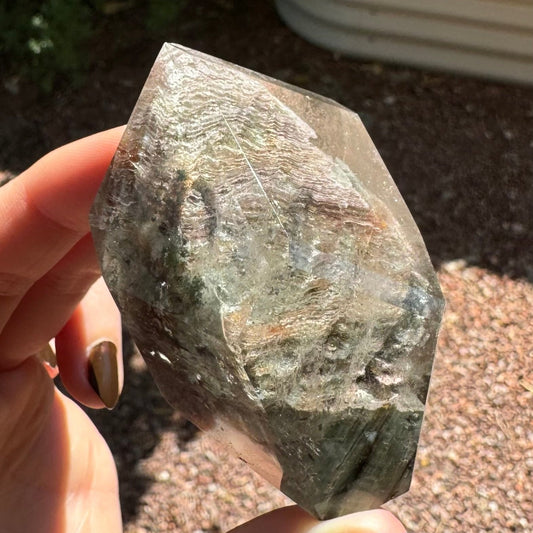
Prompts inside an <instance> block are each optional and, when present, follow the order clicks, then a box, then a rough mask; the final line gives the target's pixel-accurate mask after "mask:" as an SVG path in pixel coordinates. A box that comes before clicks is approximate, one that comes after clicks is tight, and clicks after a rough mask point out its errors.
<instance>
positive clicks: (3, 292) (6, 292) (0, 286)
mask: <svg viewBox="0 0 533 533" xmlns="http://www.w3.org/2000/svg"><path fill="white" fill-rule="evenodd" d="M32 284H33V279H31V278H30V277H29V276H27V275H24V274H18V273H15V272H0V298H11V297H17V296H22V295H24V294H25V293H26V291H27V290H28V289H29V288H30V287H31V286H32Z"/></svg>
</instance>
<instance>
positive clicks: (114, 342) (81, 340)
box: [56, 278, 124, 409]
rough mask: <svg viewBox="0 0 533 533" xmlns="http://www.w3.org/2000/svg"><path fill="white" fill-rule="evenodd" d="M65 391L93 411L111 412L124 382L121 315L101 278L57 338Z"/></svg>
mask: <svg viewBox="0 0 533 533" xmlns="http://www.w3.org/2000/svg"><path fill="white" fill-rule="evenodd" d="M56 352H57V363H58V367H59V374H60V376H61V380H62V382H63V384H64V385H65V388H66V389H67V390H68V391H69V393H70V394H71V395H72V396H73V397H74V398H75V399H76V400H78V401H79V402H81V403H82V404H84V405H86V406H87V407H91V408H93V409H101V408H103V407H107V408H108V409H112V408H113V407H114V406H115V405H116V403H117V401H118V398H119V396H120V393H121V391H122V385H123V381H124V373H123V364H122V331H121V321H120V313H119V311H118V309H117V307H116V305H115V303H114V301H113V299H112V297H111V295H110V294H109V291H108V290H107V288H106V286H105V284H104V282H103V280H102V279H101V278H100V279H99V280H98V281H97V282H96V283H95V284H94V285H93V286H92V287H91V289H90V290H89V291H88V293H87V295H86V296H85V298H84V299H83V300H82V301H81V302H80V304H79V305H78V307H77V308H76V310H75V312H74V313H73V315H72V316H71V318H70V320H69V321H68V322H67V324H66V325H65V327H64V328H63V329H62V330H61V332H60V333H59V334H58V335H57V337H56Z"/></svg>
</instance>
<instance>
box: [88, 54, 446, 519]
mask: <svg viewBox="0 0 533 533" xmlns="http://www.w3.org/2000/svg"><path fill="white" fill-rule="evenodd" d="M91 225H92V230H93V235H94V240H95V243H96V248H97V251H98V254H99V257H100V261H101V265H102V271H103V273H104V277H105V279H106V282H107V284H108V285H109V287H110V289H111V292H112V293H113V295H114V297H115V299H116V301H117V303H118V305H119V307H120V309H121V311H122V314H123V319H124V322H125V324H126V326H127V328H128V330H129V331H130V333H131V335H132V336H133V338H134V340H135V342H136V343H137V345H138V347H139V349H140V350H141V353H142V355H143V356H144V358H145V359H146V362H147V364H148V367H149V369H150V371H151V372H152V374H153V376H154V378H155V380H156V382H157V384H158V385H159V387H160V389H161V391H162V393H163V395H164V396H165V397H166V398H167V399H168V401H169V402H170V403H171V404H173V405H174V406H176V407H177V408H179V410H180V411H181V412H182V413H183V414H184V415H185V416H187V417H188V418H189V419H190V420H192V421H193V422H194V423H195V424H197V425H198V426H199V427H200V428H202V429H204V430H207V431H212V432H214V433H215V434H216V436H217V437H218V438H219V439H220V440H221V441H222V442H224V443H226V444H227V445H228V446H229V447H231V448H232V449H233V450H234V451H235V453H236V454H238V455H239V457H241V458H242V459H243V460H244V461H246V462H247V463H249V464H250V465H251V466H252V467H253V468H254V469H255V470H256V471H258V472H259V473H260V474H262V475H263V476H264V477H265V478H266V479H268V480H269V481H271V482H272V483H273V484H275V485H276V486H278V487H280V488H281V490H282V491H283V492H285V494H287V495H288V496H289V497H290V498H292V499H293V500H294V501H295V502H297V503H298V504H300V505H301V506H302V507H304V508H305V509H307V510H308V511H310V512H311V513H313V514H314V515H316V516H317V517H319V518H329V517H333V516H337V515H341V514H345V513H349V512H352V511H357V510H364V509H369V508H373V507H376V506H379V505H381V504H382V503H384V502H385V501H387V500H389V499H391V498H393V497H395V496H398V495H399V494H401V493H403V492H405V491H406V490H408V488H409V484H410V480H411V475H412V471H413V466H414V459H415V453H416V447H417V442H418V436H419V432H420V426H421V423H422V416H423V412H424V403H425V400H426V395H427V390H428V384H429V378H430V373H431V367H432V362H433V356H434V351H435V344H436V339H437V333H438V328H439V324H440V320H441V314H442V309H443V298H442V294H441V291H440V288H439V285H438V282H437V279H436V276H435V273H434V271H433V268H432V266H431V262H430V260H429V258H428V254H427V252H426V249H425V247H424V243H423V241H422V238H421V236H420V234H419V231H418V229H417V227H416V225H415V223H414V221H413V219H412V217H411V215H410V213H409V211H408V209H407V207H406V206H405V204H404V202H403V200H402V198H401V196H400V194H399V192H398V190H397V188H396V186H395V185H394V182H393V181H392V179H391V177H390V175H389V173H388V172H387V170H386V168H385V166H384V164H383V162H382V161H381V159H380V157H379V155H378V153H377V151H376V149H375V147H374V146H373V144H372V142H371V140H370V138H369V136H368V134H367V133H366V131H365V129H364V127H363V125H362V123H361V121H360V120H359V118H358V116H357V115H356V114H354V113H353V112H351V111H349V110H348V109H345V108H344V107H342V106H340V105H338V104H336V103H335V102H332V101H330V100H326V99H324V98H322V97H319V96H316V95H313V94H311V93H308V92H305V91H302V90H299V89H296V88H294V87H290V86H288V85H285V84H283V83H280V82H278V81H276V80H273V79H270V78H267V77H265V76H262V75H259V74H256V73H254V72H250V71H247V70H245V69H242V68H240V67H237V66H235V65H232V64H230V63H226V62H224V61H221V60H219V59H215V58H213V57H210V56H207V55H204V54H201V53H199V52H196V51H193V50H189V49H187V48H184V47H182V46H178V45H172V44H166V45H164V46H163V49H162V50H161V52H160V54H159V56H158V58H157V60H156V62H155V64H154V66H153V69H152V72H151V74H150V76H149V78H148V80H147V82H146V85H145V86H144V89H143V91H142V93H141V96H140V98H139V100H138V102H137V105H136V107H135V109H134V111H133V114H132V116H131V118H130V120H129V122H128V126H127V128H126V131H125V133H124V137H123V138H122V141H121V143H120V146H119V148H118V150H117V153H116V155H115V157H114V160H113V162H112V164H111V166H110V169H109V171H108V174H107V176H106V178H105V181H104V183H103V185H102V187H101V189H100V191H99V193H98V196H97V198H96V201H95V204H94V207H93V210H92V213H91Z"/></svg>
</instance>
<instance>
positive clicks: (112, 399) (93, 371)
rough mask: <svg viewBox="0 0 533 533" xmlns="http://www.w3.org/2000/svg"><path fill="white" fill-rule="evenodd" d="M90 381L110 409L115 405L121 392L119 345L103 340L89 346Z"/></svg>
mask: <svg viewBox="0 0 533 533" xmlns="http://www.w3.org/2000/svg"><path fill="white" fill-rule="evenodd" d="M89 383H90V384H91V386H92V388H93V389H94V391H95V392H96V394H98V396H99V397H100V399H101V400H102V401H103V402H104V405H105V406H106V407H107V408H108V409H113V407H115V405H116V403H117V401H118V397H119V394H120V391H119V383H118V361H117V347H116V346H115V344H114V343H113V342H111V341H101V342H99V343H98V344H95V345H94V346H91V347H90V348H89Z"/></svg>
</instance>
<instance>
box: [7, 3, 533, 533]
mask: <svg viewBox="0 0 533 533" xmlns="http://www.w3.org/2000/svg"><path fill="white" fill-rule="evenodd" d="M398 1H400V0H398ZM484 1H485V0H484ZM292 3H293V4H301V5H304V7H305V4H302V2H292ZM319 3H320V2H317V1H314V2H310V3H309V5H310V6H312V5H318V4H319ZM337 3H339V4H346V5H348V4H350V2H344V3H342V2H337ZM353 3H361V2H353ZM363 3H364V2H363ZM367 3H369V2H367ZM370 3H372V2H370ZM382 3H387V2H382ZM388 3H389V4H390V3H398V2H392V0H391V1H389V2H388ZM405 3H406V4H413V2H409V1H408V0H405ZM472 3H473V4H475V3H476V2H472ZM477 3H478V4H479V3H480V2H477ZM486 3H487V5H488V2H486ZM282 4H285V6H283V5H282ZM288 4H291V2H283V1H281V2H279V6H278V7H279V11H280V12H281V13H283V15H284V19H282V18H280V15H279V12H278V10H277V9H276V5H275V4H274V2H272V1H268V0H265V1H258V2H250V1H245V0H205V1H193V0H174V1H172V0H146V1H141V0H117V1H106V0H44V1H38V0H29V1H25V2H11V1H8V0H0V181H1V180H2V178H5V177H9V176H10V175H16V174H17V173H19V172H20V171H21V170H23V169H24V168H25V167H27V166H28V165H30V164H31V163H32V162H33V161H34V160H35V159H37V158H38V157H40V156H41V155H43V154H44V153H46V152H47V151H49V150H51V149H53V148H55V147H57V146H59V145H61V144H64V143H66V142H68V141H70V140H73V139H76V138H78V137H81V136H84V135H88V134H91V133H94V132H96V131H99V130H102V129H105V128H109V127H112V126H116V125H118V124H122V123H125V122H126V121H127V120H128V116H129V114H130V112H131V110H132V108H133V105H134V104H135V101H136V99H137V97H138V94H139V92H140V90H141V88H142V85H143V83H144V80H145V79H146V77H147V75H148V73H149V70H150V67H151V65H152V63H153V61H154V59H155V57H156V55H157V53H158V50H159V48H160V47H161V44H162V43H163V42H164V41H173V42H179V43H181V44H183V45H185V46H188V47H191V48H196V49H198V50H201V51H203V52H206V53H209V54H212V55H215V56H218V57H221V58H223V59H226V60H228V61H231V62H234V63H237V64H239V65H242V66H245V67H247V68H250V69H253V70H257V71H259V72H262V73H264V74H267V75H269V76H273V77H275V78H278V79H281V80H284V81H286V82H289V83H292V84H294V85H297V86H300V87H303V88H305V89H308V90H311V91H314V92H317V93H320V94H322V95H325V96H327V97H330V98H333V99H335V100H337V101H338V102H340V103H342V104H343V105H345V106H347V107H349V108H350V109H352V110H354V111H355V112H357V113H358V114H359V115H360V116H361V118H362V120H363V122H364V123H365V125H366V127H367V128H368V130H369V132H370V135H371V136H372V138H373V140H374V142H375V144H376V146H377V147H378V149H379V151H380V153H381V155H382V157H383V159H384V161H385V163H386V164H387V166H388V168H389V170H390V172H391V174H392V176H393V177H394V179H395V181H396V183H397V185H398V187H399V189H400V191H401V192H402V194H403V196H404V198H405V200H406V202H407V204H408V206H409V208H410V209H411V212H412V214H413V216H414V218H415V220H416V222H417V223H418V225H419V227H420V230H421V232H422V235H423V237H424V239H425V242H426V245H427V247H428V250H429V253H430V256H431V258H432V260H433V263H434V265H435V267H436V269H437V270H438V273H439V279H440V281H441V284H442V287H443V290H444V293H445V296H446V299H447V310H446V314H445V318H444V323H443V329H442V334H441V337H440V342H439V349H438V353H437V356H436V361H435V370H434V376H433V379H432V385H431V388H430V396H429V402H428V408H427V411H426V418H425V423H424V429H423V434H422V439H421V444H420V447H419V453H418V457H417V467H416V471H415V475H414V481H413V487H412V490H411V491H410V492H409V493H408V494H407V495H405V496H402V497H400V498H399V499H397V500H396V501H394V502H392V503H391V504H389V507H390V508H391V509H392V510H393V511H394V512H395V513H397V514H398V515H399V516H400V518H401V519H402V520H403V521H404V522H405V524H406V525H407V527H408V528H409V529H410V531H413V532H417V533H418V532H420V533H422V532H424V533H427V532H432V533H445V532H450V533H451V532H454V533H457V532H479V531H509V532H514V531H524V532H531V531H533V498H532V496H531V495H532V494H533V423H532V413H533V329H532V326H531V324H532V323H533V286H532V283H533V261H532V259H533V88H531V87H530V86H527V85H526V84H522V85H520V84H518V83H517V82H516V80H518V79H519V80H520V82H521V83H524V82H527V78H528V72H529V71H528V70H527V69H531V63H530V62H528V61H529V60H528V59H527V56H528V54H529V53H530V50H527V49H525V48H524V52H523V53H522V54H519V53H517V54H515V55H517V56H519V57H520V58H521V59H520V60H521V61H523V64H524V66H523V69H524V70H523V71H522V70H520V68H519V69H518V70H516V69H515V70H514V71H513V72H518V74H520V72H522V74H523V75H518V74H517V75H516V76H514V77H513V76H510V77H509V76H505V75H504V74H505V72H504V67H501V68H502V70H501V72H502V76H498V75H497V74H498V72H499V71H495V72H491V73H488V75H489V76H490V77H491V79H494V77H495V76H496V77H497V78H505V77H507V78H508V80H509V79H513V80H514V84H513V83H511V82H510V81H490V80H489V79H485V78H484V77H483V72H481V70H482V69H480V68H478V69H474V70H476V74H477V76H478V77H477V78H471V77H467V76H466V75H465V72H468V69H467V68H462V67H461V68H458V69H455V70H461V71H462V72H463V74H461V75H459V74H444V73H442V72H441V71H439V70H433V68H435V62H432V59H431V54H430V53H429V52H428V53H426V52H425V51H424V50H426V49H425V48H423V47H422V48H421V51H420V50H419V51H418V53H419V54H420V57H422V58H423V60H424V61H423V62H422V63H421V62H420V61H418V60H417V61H409V57H407V58H403V59H402V58H399V57H396V56H395V55H394V54H391V53H387V54H384V53H376V54H374V53H373V52H372V49H369V50H366V49H365V51H364V57H365V58H366V59H365V58H363V59H362V58H353V57H351V56H348V55H345V54H348V53H354V50H353V47H352V49H350V48H349V47H347V46H344V45H343V46H340V45H339V46H337V47H335V46H334V47H333V50H328V49H325V48H319V47H318V46H316V45H315V44H311V43H309V42H307V41H306V40H304V39H303V38H301V37H299V36H298V35H297V34H296V33H294V32H293V31H292V30H291V29H290V28H289V27H288V26H287V25H286V24H285V22H284V21H287V20H288V21H289V22H290V23H291V27H293V28H296V29H298V30H299V32H300V33H301V34H304V35H305V34H306V30H305V28H303V27H299V26H298V23H297V22H295V19H294V18H291V17H290V16H289V17H287V12H286V10H285V11H284V8H286V7H287V5H288ZM509 4H513V5H522V4H523V5H526V4H527V2H511V3H509ZM301 5H300V11H301V9H302V8H301ZM428 5H429V4H428ZM450 5H453V2H452V3H450ZM293 7H294V6H293ZM327 13H329V12H326V15H327ZM449 17H450V15H449V14H448V15H446V17H445V18H446V20H449ZM318 20H319V19H318V18H317V15H316V13H315V14H312V16H311V21H314V22H315V23H316V24H318V22H317V21H318ZM506 24H507V23H506ZM509 24H510V23H509ZM509 24H507V26H508V25H509ZM493 26H494V22H493ZM526 26H527V24H526ZM532 26H533V25H532ZM312 27H313V26H312ZM346 31H348V30H346ZM346 31H345V32H344V33H346ZM350 31H353V32H357V31H359V30H357V28H355V29H354V28H351V29H350ZM366 31H367V33H368V31H369V30H368V29H367V30H366ZM376 31H378V30H376ZM312 33H313V32H311V34H309V33H308V34H307V36H308V37H309V36H311V37H312ZM314 33H315V35H318V33H317V32H314ZM511 33H513V35H516V36H519V37H521V38H522V39H525V40H524V41H522V42H523V43H525V42H526V41H527V39H530V38H531V35H530V34H528V33H527V28H526V29H524V27H522V28H519V29H517V30H516V32H511ZM365 35H366V41H368V42H373V41H372V38H374V40H375V39H376V37H375V36H374V37H372V35H370V36H369V35H367V34H365ZM405 38H406V37H405V35H404V37H403V40H405ZM313 40H314V41H315V42H318V39H313ZM378 40H379V39H378ZM504 41H505V39H504V40H502V41H501V42H500V45H501V46H503V47H505V46H504V45H505V42H504ZM417 42H418V44H420V40H418V41H417ZM320 44H324V42H320ZM356 44H357V43H356ZM392 46H394V45H393V44H391V45H390V46H389V48H384V50H385V51H386V52H389V51H390V50H392V48H391V47H392ZM433 48H434V46H433ZM429 49H431V46H430V47H429V48H428V49H427V50H429ZM334 50H337V51H334ZM339 50H341V51H339ZM355 53H357V49H356V50H355ZM513 53H514V52H513ZM510 54H511V52H510V51H509V50H507V52H504V53H503V55H504V56H509V55H510ZM369 58H373V59H369ZM376 58H381V59H385V60H388V61H392V62H390V63H382V62H381V61H380V60H379V59H376ZM399 61H402V62H406V63H408V64H416V65H418V67H419V68H418V69H416V68H412V67H407V66H404V65H403V64H400V63H399ZM474 63H475V61H474ZM421 65H423V70H421V69H420V66H421ZM453 66H454V64H453V62H451V64H438V65H437V67H438V69H452V70H454V69H453ZM470 70H472V69H470ZM480 76H481V77H480ZM126 366H127V368H126V385H125V390H124V393H123V397H122V399H121V400H120V402H119V404H118V406H117V407H116V409H115V410H114V411H113V412H111V413H109V412H105V413H100V412H97V413H96V412H92V413H91V416H92V418H93V420H94V421H95V423H96V424H97V425H98V427H99V428H100V430H101V431H102V433H103V434H104V436H105V437H106V439H107V440H108V442H109V444H110V446H111V449H112V451H113V454H114V456H115V459H116V461H117V465H118V470H119V477H120V484H121V497H122V504H123V515H124V522H125V531H126V533H141V532H142V533H144V532H148V531H150V532H159V531H162V532H163V531H181V532H188V533H192V532H215V531H225V530H227V529H228V528H230V527H233V526H235V525H237V524H238V523H240V522H242V521H244V520H245V519H249V518H251V517H252V516H255V515H257V514H259V513H262V512H266V511H268V510H270V509H272V508H275V507H277V506H280V505H283V504H285V503H287V500H286V498H284V497H283V496H282V495H280V494H279V493H278V492H277V491H276V490H274V489H272V488H271V487H269V486H268V484H267V483H265V482H263V481H262V480H261V479H259V478H258V476H256V475H255V474H254V473H252V472H250V471H249V470H248V469H247V467H246V466H245V465H244V464H242V463H241V462H239V461H237V460H236V459H234V458H231V457H227V456H226V455H225V454H224V453H223V452H222V451H220V450H218V449H217V446H216V444H215V443H212V442H210V441H209V440H208V439H207V438H206V437H204V436H202V435H201V434H199V433H198V432H197V431H196V430H195V428H194V427H193V426H192V425H191V424H189V423H188V422H186V421H185V420H183V419H181V418H180V416H179V414H177V413H175V412H173V411H172V410H171V409H170V408H169V407H167V405H166V404H165V402H164V401H163V400H162V398H161V397H160V395H159V393H158V391H157V389H156V388H155V386H154V384H153V382H152V380H151V378H150V376H149V375H148V374H147V372H146V369H145V367H144V364H143V362H142V359H141V358H140V357H139V356H138V355H137V354H135V353H134V352H132V354H131V355H130V356H129V357H128V358H127V361H126Z"/></svg>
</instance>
